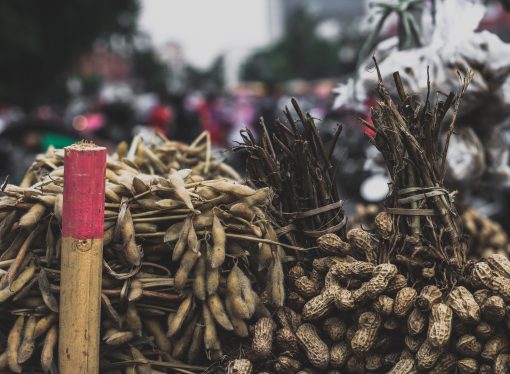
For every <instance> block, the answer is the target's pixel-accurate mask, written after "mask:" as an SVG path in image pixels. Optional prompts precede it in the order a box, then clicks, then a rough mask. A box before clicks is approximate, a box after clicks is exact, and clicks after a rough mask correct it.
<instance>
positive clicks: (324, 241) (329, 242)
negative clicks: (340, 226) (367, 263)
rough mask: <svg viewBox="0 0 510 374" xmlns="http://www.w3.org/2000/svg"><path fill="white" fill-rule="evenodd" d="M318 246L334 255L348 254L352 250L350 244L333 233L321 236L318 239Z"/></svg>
mask: <svg viewBox="0 0 510 374" xmlns="http://www.w3.org/2000/svg"><path fill="white" fill-rule="evenodd" d="M317 246H318V247H319V249H320V250H321V251H323V252H325V253H328V254H333V255H338V254H348V253H349V252H350V251H351V246H350V244H349V243H346V242H344V241H343V240H342V239H340V237H339V236H338V235H336V234H333V233H330V234H324V235H322V236H320V237H319V238H318V239H317Z"/></svg>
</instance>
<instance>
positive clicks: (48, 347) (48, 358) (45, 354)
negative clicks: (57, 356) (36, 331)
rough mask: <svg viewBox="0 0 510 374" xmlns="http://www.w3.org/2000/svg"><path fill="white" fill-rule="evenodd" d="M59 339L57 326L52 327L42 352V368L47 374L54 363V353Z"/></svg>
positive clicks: (45, 339) (47, 334)
mask: <svg viewBox="0 0 510 374" xmlns="http://www.w3.org/2000/svg"><path fill="white" fill-rule="evenodd" d="M57 337H58V331H57V326H52V327H51V328H50V329H49V330H48V332H47V333H46V337H45V338H44V344H43V348H42V351H41V368H42V369H43V371H44V372H45V373H47V372H49V371H50V368H51V364H52V363H53V359H54V357H53V352H54V350H55V346H56V344H57Z"/></svg>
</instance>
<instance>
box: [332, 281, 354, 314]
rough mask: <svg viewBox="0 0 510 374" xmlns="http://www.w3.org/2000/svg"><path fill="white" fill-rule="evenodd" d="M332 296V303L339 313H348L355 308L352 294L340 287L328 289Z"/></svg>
mask: <svg viewBox="0 0 510 374" xmlns="http://www.w3.org/2000/svg"><path fill="white" fill-rule="evenodd" d="M330 291H331V293H332V294H333V302H334V304H335V307H336V308H337V309H338V310H339V311H341V312H345V311H349V310H353V309H354V308H355V299H354V294H353V292H351V291H349V290H346V289H345V288H341V287H334V288H331V289H330Z"/></svg>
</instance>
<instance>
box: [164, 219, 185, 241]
mask: <svg viewBox="0 0 510 374" xmlns="http://www.w3.org/2000/svg"><path fill="white" fill-rule="evenodd" d="M186 220H187V219H186ZM186 220H184V221H183V222H177V223H174V224H173V225H170V226H169V227H168V228H167V229H166V231H165V235H164V236H163V242H164V243H168V242H174V241H176V240H178V239H179V238H180V237H181V236H182V235H183V234H184V233H185V234H186V235H184V241H185V243H187V241H188V232H189V227H187V228H186V230H185V225H186Z"/></svg>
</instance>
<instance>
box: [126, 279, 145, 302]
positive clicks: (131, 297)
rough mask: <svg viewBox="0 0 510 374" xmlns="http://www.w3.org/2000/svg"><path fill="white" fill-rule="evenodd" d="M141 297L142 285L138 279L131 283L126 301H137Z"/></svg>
mask: <svg viewBox="0 0 510 374" xmlns="http://www.w3.org/2000/svg"><path fill="white" fill-rule="evenodd" d="M142 296H143V284H142V282H140V281H139V280H138V279H134V280H132V281H131V285H130V287H129V294H128V301H129V302H133V301H137V300H138V299H140V298H141V297H142Z"/></svg>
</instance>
